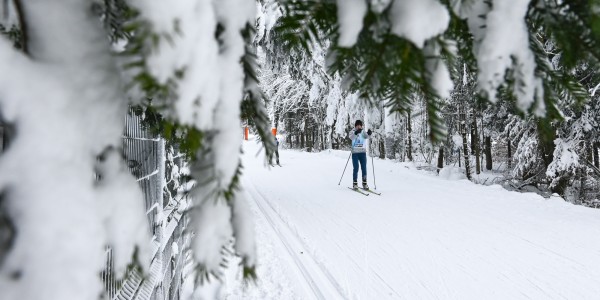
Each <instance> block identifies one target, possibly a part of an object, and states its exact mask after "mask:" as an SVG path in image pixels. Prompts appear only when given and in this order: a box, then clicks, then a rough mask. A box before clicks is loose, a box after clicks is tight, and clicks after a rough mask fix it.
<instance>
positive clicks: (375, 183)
mask: <svg viewBox="0 0 600 300" xmlns="http://www.w3.org/2000/svg"><path fill="white" fill-rule="evenodd" d="M373 161H374V159H373V156H371V166H372V167H373V186H374V187H375V189H377V182H376V181H375V164H374V163H373Z"/></svg>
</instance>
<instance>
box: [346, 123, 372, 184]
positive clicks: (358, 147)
mask: <svg viewBox="0 0 600 300" xmlns="http://www.w3.org/2000/svg"><path fill="white" fill-rule="evenodd" d="M371 133H373V132H372V131H371V129H369V130H368V131H367V132H366V133H365V132H363V123H362V121H361V120H356V122H355V123H354V130H351V131H350V133H349V134H348V137H349V138H350V139H351V140H352V188H353V189H358V181H357V180H358V164H359V163H360V169H361V171H362V186H363V189H365V190H368V189H369V185H368V184H367V146H366V143H365V142H366V139H368V138H369V136H371Z"/></svg>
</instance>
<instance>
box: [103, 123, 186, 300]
mask: <svg viewBox="0 0 600 300" xmlns="http://www.w3.org/2000/svg"><path fill="white" fill-rule="evenodd" d="M123 152H124V156H125V159H126V160H127V164H128V167H129V170H130V171H131V173H132V174H133V175H134V176H136V178H137V181H138V184H139V185H140V188H141V189H142V191H143V194H144V202H145V207H146V211H147V214H146V215H147V217H148V224H149V225H150V230H151V232H150V233H151V234H152V237H153V238H152V240H151V241H148V243H149V244H151V245H152V250H153V251H152V262H151V264H150V265H149V266H142V267H143V269H144V270H145V273H142V271H141V270H140V269H139V268H132V269H130V270H129V271H128V273H127V274H126V275H125V277H124V278H123V279H118V278H115V274H114V272H113V269H114V261H113V252H112V249H111V248H110V247H109V248H107V250H106V266H105V270H104V271H103V272H102V273H101V278H102V281H103V283H104V289H105V295H104V297H103V298H104V299H118V300H133V299H136V300H137V299H139V300H142V299H143V300H159V299H160V300H163V299H170V300H171V299H172V300H178V299H179V287H180V286H181V281H182V270H183V264H184V263H185V261H184V259H183V258H184V255H183V251H182V249H186V247H187V246H188V245H187V244H186V243H187V241H186V239H185V235H184V234H183V230H184V228H185V225H186V224H187V219H186V218H185V216H182V215H180V214H178V213H176V212H174V213H170V212H166V211H165V209H173V207H170V208H168V207H169V204H170V202H171V201H173V200H174V199H171V198H170V197H169V196H167V195H169V193H165V180H164V178H165V164H166V157H167V156H166V151H165V141H164V139H162V138H160V137H158V136H156V135H153V134H151V133H150V132H149V131H148V130H146V129H145V128H144V126H143V124H142V120H141V118H140V117H139V116H136V115H134V114H133V113H129V114H128V115H127V116H126V117H125V132H124V136H123ZM176 161H177V164H178V165H179V167H180V168H181V164H182V161H181V160H176ZM167 215H168V216H169V217H168V218H166V217H165V216H167Z"/></svg>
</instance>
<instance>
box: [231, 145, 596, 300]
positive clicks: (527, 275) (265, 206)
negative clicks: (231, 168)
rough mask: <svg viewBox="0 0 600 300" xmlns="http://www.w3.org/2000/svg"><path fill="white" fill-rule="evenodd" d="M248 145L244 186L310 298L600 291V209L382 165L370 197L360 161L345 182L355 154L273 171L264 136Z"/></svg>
mask: <svg viewBox="0 0 600 300" xmlns="http://www.w3.org/2000/svg"><path fill="white" fill-rule="evenodd" d="M244 148H245V151H244V152H245V153H246V154H245V155H244V166H245V167H246V170H245V174H244V178H243V181H242V184H243V185H244V186H245V187H246V190H247V192H248V194H249V195H250V196H251V197H249V201H251V202H255V204H256V206H258V208H259V209H257V210H255V214H256V218H257V219H258V220H259V221H260V220H263V219H264V220H266V223H268V224H269V227H270V228H271V229H272V230H273V231H274V232H275V234H271V235H269V237H270V238H273V239H277V240H279V241H276V243H281V244H282V246H281V247H279V248H278V249H279V250H280V251H279V252H277V254H278V255H277V256H278V259H281V260H282V262H283V263H284V264H285V263H287V264H288V265H290V266H289V270H293V271H292V273H293V274H288V275H289V277H290V278H294V277H295V279H296V281H297V284H296V286H295V288H296V289H300V290H298V291H294V293H293V294H295V295H298V296H300V297H302V299H598V295H600V286H598V285H597V282H598V281H599V280H600V241H599V239H598V237H599V236H600V210H594V209H589V208H585V207H581V206H574V205H570V204H567V203H564V202H563V201H562V200H556V199H551V200H546V199H543V198H542V197H540V196H538V195H534V194H520V193H516V192H508V191H506V190H504V189H502V188H501V187H499V186H491V187H484V186H478V185H475V184H472V183H470V182H467V181H464V180H461V181H449V180H444V179H441V178H438V177H435V176H433V175H431V174H427V173H424V172H422V171H416V170H411V169H408V168H406V167H405V165H401V164H398V163H394V162H391V161H381V160H375V166H376V171H377V180H378V181H377V185H378V187H380V188H382V189H383V195H382V196H376V195H372V196H370V197H365V196H363V195H358V194H356V193H354V192H352V191H349V190H348V189H346V188H345V186H346V183H348V182H350V181H351V176H352V168H351V166H349V169H348V170H346V174H345V176H344V179H343V183H342V185H340V186H338V185H337V182H338V180H339V176H340V173H341V170H342V168H343V166H344V163H345V162H346V159H347V155H348V153H347V152H339V151H333V152H323V153H317V154H313V153H304V152H298V151H288V150H280V156H281V160H282V161H283V162H285V167H282V168H276V167H272V168H266V167H265V164H264V158H263V157H262V155H259V156H255V155H253V154H254V153H257V151H258V146H257V145H256V144H255V143H254V142H246V143H244ZM368 163H369V166H368V167H369V170H370V171H371V166H370V164H371V160H369V162H368ZM369 180H371V172H369ZM379 191H382V190H379ZM258 246H259V248H260V247H261V245H260V244H259V245H258ZM259 252H260V251H259ZM301 252H302V253H301ZM261 263H264V264H270V263H272V261H271V260H270V259H267V260H266V261H262V262H261V261H259V264H261ZM269 280H277V279H276V278H269Z"/></svg>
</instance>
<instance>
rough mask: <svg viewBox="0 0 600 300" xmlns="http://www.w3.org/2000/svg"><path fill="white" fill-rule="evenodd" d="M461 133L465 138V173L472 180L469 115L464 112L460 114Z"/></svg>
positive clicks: (463, 138)
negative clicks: (468, 137)
mask: <svg viewBox="0 0 600 300" xmlns="http://www.w3.org/2000/svg"><path fill="white" fill-rule="evenodd" d="M460 119H461V120H460V133H461V135H462V140H463V156H464V159H465V175H466V176H467V179H469V180H471V169H470V166H469V142H468V140H467V116H466V114H465V113H464V112H462V113H461V114H460Z"/></svg>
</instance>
